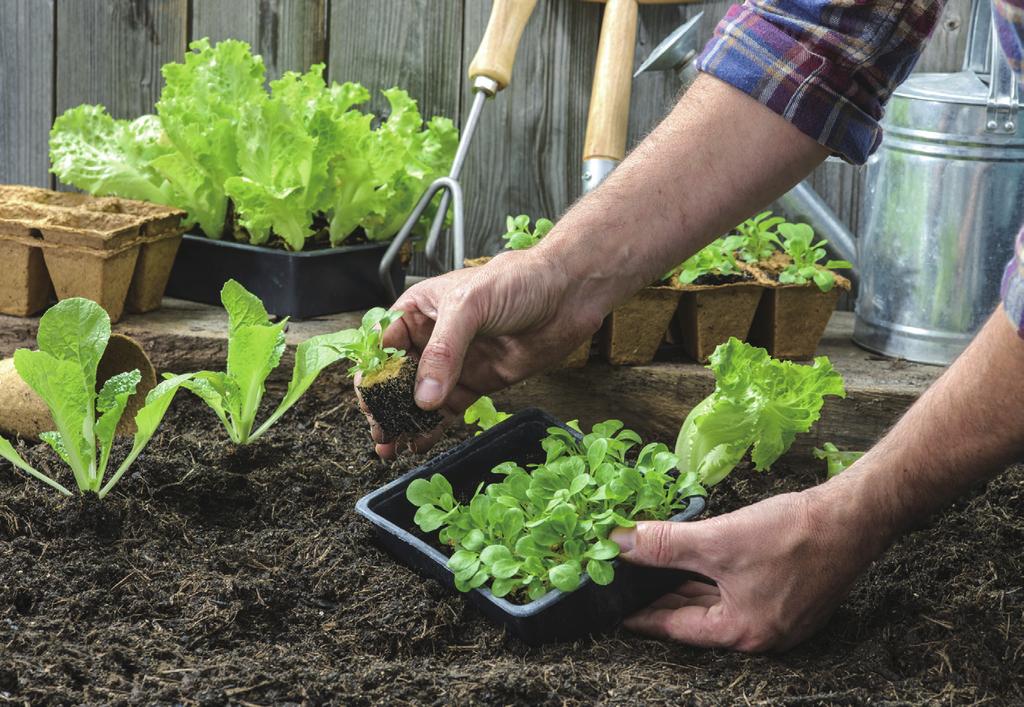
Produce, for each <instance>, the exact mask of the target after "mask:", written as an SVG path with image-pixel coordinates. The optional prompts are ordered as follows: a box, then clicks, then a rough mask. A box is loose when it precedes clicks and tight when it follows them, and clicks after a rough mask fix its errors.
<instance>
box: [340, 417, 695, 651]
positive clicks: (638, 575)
mask: <svg viewBox="0 0 1024 707" xmlns="http://www.w3.org/2000/svg"><path fill="white" fill-rule="evenodd" d="M552 427H555V428H559V429H561V430H564V431H565V433H566V434H568V435H571V436H573V437H574V438H576V439H582V436H583V435H582V434H580V433H579V432H577V431H576V430H574V429H572V428H570V427H568V426H566V425H564V424H563V423H561V422H559V421H557V420H555V419H554V418H553V417H551V416H550V415H548V414H546V413H544V412H542V411H540V410H537V409H530V410H524V411H522V412H520V413H518V414H516V415H514V416H513V417H512V418H511V419H508V420H505V421H504V422H501V423H500V424H498V425H497V426H495V427H492V428H491V429H489V430H487V431H485V432H483V433H482V434H480V435H479V436H476V437H471V438H470V439H468V440H467V441H465V442H463V443H462V444H461V445H459V446H457V447H455V448H454V449H451V450H449V451H448V452H446V453H444V454H441V455H439V456H437V457H435V458H434V459H432V460H431V461H429V462H428V463H427V464H424V465H423V466H420V467H418V468H416V469H413V470H412V471H410V472H409V473H408V474H406V475H405V476H402V477H401V478H398V479H396V480H395V481H393V482H391V483H389V484H387V485H386V486H384V487H382V488H380V489H378V490H376V491H374V492H373V493H370V494H368V495H366V496H364V497H363V498H362V499H360V501H359V503H358V504H357V506H356V508H357V510H358V511H359V513H361V514H362V515H363V516H365V517H366V518H367V519H369V521H370V522H371V523H373V526H374V529H375V531H376V535H377V538H378V539H379V541H380V542H381V544H382V545H383V546H384V547H386V548H387V549H388V550H389V551H390V552H391V553H393V554H394V555H395V556H396V557H397V558H399V559H400V560H401V561H402V562H404V563H405V564H407V565H409V566H410V567H413V568H414V569H416V570H417V571H419V572H421V573H422V574H424V575H426V576H428V577H432V578H433V579H436V580H438V581H440V582H441V583H442V584H444V585H446V586H448V587H452V588H454V587H455V586H456V584H457V583H458V582H459V580H458V579H457V577H458V576H459V574H458V573H457V572H455V571H453V570H452V569H450V568H449V562H450V561H451V559H452V558H451V556H450V554H449V552H446V549H445V548H444V547H442V546H441V545H440V544H439V543H438V541H437V537H436V533H426V532H424V531H422V530H421V529H420V528H418V527H417V523H416V519H417V517H418V516H417V508H416V507H415V506H413V505H412V504H411V503H410V502H409V500H407V495H408V494H410V493H415V491H416V489H417V488H418V487H417V486H413V484H417V485H419V486H421V487H422V486H423V485H424V484H430V485H431V486H433V487H443V489H442V490H441V493H442V494H445V493H447V494H451V495H452V497H453V498H454V499H456V500H458V501H459V502H461V503H463V504H468V503H469V502H470V499H471V498H472V496H473V494H474V492H475V491H476V490H477V489H478V488H479V487H480V486H481V485H482V484H489V483H495V482H499V481H501V480H502V478H503V477H502V475H500V474H498V473H495V472H494V471H491V470H492V469H493V468H495V467H497V466H499V465H501V464H508V463H509V462H512V463H514V464H515V465H518V466H520V467H526V466H528V465H533V464H540V463H542V462H544V459H545V452H544V450H543V449H542V447H541V441H542V440H543V439H545V438H546V437H547V436H548V430H549V429H550V428H552ZM437 479H440V480H437ZM410 487H411V489H412V490H410ZM427 493H429V491H428V492H427ZM680 500H681V503H682V505H684V506H685V508H684V509H683V510H682V511H680V512H679V513H676V514H675V515H673V516H672V517H671V520H673V521H677V522H682V521H687V520H693V519H694V518H696V517H697V516H699V515H700V513H701V512H702V511H703V510H704V507H705V502H704V498H703V497H702V496H699V495H692V496H688V497H686V498H684V499H680ZM420 515H422V513H421V514H420ZM513 515H514V514H513ZM432 536H433V537H432ZM496 547H497V546H496ZM448 550H449V551H450V548H448ZM507 553H508V551H507V550H506V554H507ZM492 554H493V553H492ZM510 557H511V556H510ZM485 559H486V558H485ZM478 564H479V562H478ZM609 565H610V567H611V568H612V572H613V573H614V580H612V581H611V583H610V584H604V585H602V584H598V583H597V582H595V581H594V580H593V579H592V578H591V577H590V576H583V577H582V578H578V577H577V580H576V581H577V582H578V588H577V589H575V590H572V591H568V592H565V591H561V590H560V589H558V588H553V589H551V590H549V591H547V592H546V593H545V594H543V596H540V597H539V598H537V599H534V600H530V599H529V598H528V597H526V596H525V595H524V596H521V597H519V598H518V600H517V598H516V597H515V596H508V595H504V596H496V595H495V593H493V592H492V591H491V590H490V589H488V588H486V587H479V588H474V589H472V590H471V591H470V593H469V594H468V595H467V596H468V598H469V601H471V602H472V603H473V604H474V605H475V606H477V607H478V608H479V609H480V610H481V611H482V612H483V613H484V614H485V615H486V616H487V617H488V618H490V619H491V620H492V621H494V622H495V623H498V624H500V625H504V626H506V627H508V629H509V630H510V631H511V632H512V633H513V634H514V635H516V636H518V637H519V638H521V639H522V640H524V641H525V642H527V643H530V644H540V643H548V642H551V641H559V640H574V639H578V638H582V637H585V636H587V635H590V634H599V633H602V632H605V631H607V630H609V629H611V628H614V627H615V626H617V625H618V624H619V623H620V622H621V621H622V619H623V618H624V617H626V616H628V615H629V614H630V613H632V612H633V611H636V610H637V609H640V608H642V607H643V606H646V605H647V604H649V603H650V602H651V601H653V600H654V599H656V598H658V597H660V596H662V595H663V594H665V593H667V592H668V591H669V590H671V589H673V588H674V587H676V586H678V585H679V584H681V583H682V582H683V581H684V579H685V575H684V573H681V572H677V571H672V570H660V569H650V568H643V567H637V566H633V565H626V564H625V563H623V562H621V561H614V562H611V563H609ZM576 572H577V573H578V572H579V570H578V569H577V570H576ZM499 573H500V571H499ZM570 574H571V571H570Z"/></svg>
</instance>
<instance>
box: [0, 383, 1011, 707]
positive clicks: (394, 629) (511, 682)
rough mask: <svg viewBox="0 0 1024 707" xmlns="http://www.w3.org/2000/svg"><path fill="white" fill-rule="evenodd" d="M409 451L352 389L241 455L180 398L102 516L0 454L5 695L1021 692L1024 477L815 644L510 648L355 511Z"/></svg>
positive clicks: (963, 519)
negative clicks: (390, 460) (733, 648)
mask: <svg viewBox="0 0 1024 707" xmlns="http://www.w3.org/2000/svg"><path fill="white" fill-rule="evenodd" d="M450 443H451V441H449V442H448V444H450ZM118 444H119V446H118V448H117V452H116V453H115V454H116V456H118V457H120V456H121V455H123V454H124V453H125V452H126V447H125V444H126V442H123V441H122V442H119V443H118ZM20 448H21V450H22V451H23V452H24V453H25V454H26V455H27V456H28V457H29V458H30V460H31V461H32V462H35V463H37V464H39V465H41V466H42V467H43V468H44V469H46V470H48V471H54V470H56V469H57V468H58V465H57V463H56V458H55V456H54V455H53V453H52V452H50V451H49V449H48V448H46V447H45V445H26V444H21V445H20ZM416 461H417V459H416V458H412V457H407V458H402V459H400V460H399V461H398V462H396V463H394V464H383V463H380V462H378V461H377V460H376V459H375V458H374V457H373V456H372V449H371V445H370V443H369V439H368V435H367V432H366V429H365V422H364V420H363V416H362V415H361V414H359V412H358V410H357V409H356V407H355V403H354V400H353V399H351V397H350V396H348V395H346V396H344V397H343V398H342V399H339V400H334V401H333V403H332V404H326V405H325V404H324V401H322V400H321V401H319V402H318V401H316V400H315V399H314V398H312V397H311V398H309V399H308V400H304V401H303V402H302V403H300V404H299V406H298V407H297V409H295V410H293V411H291V412H290V413H289V414H288V415H287V416H286V417H285V418H284V420H283V421H282V424H280V425H279V426H278V427H277V428H276V429H274V430H272V431H271V432H270V433H268V434H267V435H266V436H265V437H264V438H263V439H261V440H260V441H259V442H258V443H256V444H254V445H253V446H252V447H250V448H242V449H235V448H232V447H231V446H230V445H229V444H228V443H227V440H226V437H225V436H224V435H223V433H222V432H221V431H220V430H219V429H217V428H216V426H215V418H214V417H213V416H212V413H210V412H209V411H208V410H206V409H204V408H202V407H201V406H200V404H198V403H197V402H196V401H194V400H193V399H191V398H189V397H187V396H185V395H182V396H180V397H179V399H178V400H177V401H176V402H175V404H174V407H173V408H172V410H171V414H170V415H168V418H167V424H165V425H164V426H163V428H162V429H161V431H160V432H159V434H158V435H157V437H156V438H155V439H154V440H153V442H152V443H151V445H150V446H149V448H148V450H147V451H146V452H145V453H144V454H143V455H142V456H141V457H140V459H139V461H138V462H137V464H136V467H135V471H134V472H132V473H130V474H129V475H128V476H127V478H125V479H124V480H123V481H122V483H121V484H120V486H119V487H118V488H117V489H116V490H115V491H114V492H113V493H112V494H111V495H110V496H109V497H108V498H107V500H106V501H105V502H103V503H97V502H87V501H82V500H80V499H76V500H65V499H63V498H61V497H58V496H57V495H56V494H54V493H53V492H52V491H50V490H49V489H48V488H46V487H44V486H43V485H42V484H40V483H38V482H35V481H32V480H28V479H26V478H25V477H24V476H22V475H20V474H17V473H16V472H14V471H13V470H12V469H11V468H10V466H9V465H6V464H4V465H0V703H5V702H8V703H13V704H72V703H74V704H78V703H85V704H152V703H180V704H186V705H191V704H202V705H219V704H228V703H231V704H258V705H265V704H284V703H310V704H325V703H326V704H355V705H359V704H371V703H381V704H438V705H440V704H471V703H480V704H524V705H527V704H528V705H536V704H709V705H717V704H743V703H747V704H837V705H848V704H862V703H875V704H921V703H936V704H938V703H943V704H967V703H971V704H976V703H982V702H984V703H986V704H1011V703H1017V704H1020V703H1021V702H1022V701H1024V629H1022V621H1024V590H1022V588H1021V584H1022V575H1024V573H1022V563H1024V469H1015V470H1011V471H1010V472H1009V473H1007V474H1006V475H1004V476H1003V477H1001V478H1000V479H998V480H996V481H993V482H992V483H990V484H989V485H988V486H987V488H985V489H980V490H979V491H978V492H977V493H975V494H974V495H972V496H971V497H970V498H967V499H964V500H963V501H962V502H961V503H959V504H957V506H956V507H954V508H953V509H952V511H951V512H950V513H949V514H948V515H947V516H945V517H944V518H942V519H940V520H936V521H934V522H932V523H931V524H929V525H928V526H927V527H925V528H923V529H921V530H919V531H917V532H916V533H914V534H912V535H910V536H908V537H907V538H905V539H904V540H903V541H902V542H900V543H899V544H898V545H897V546H896V547H895V548H894V549H893V550H892V551H890V552H889V554H888V555H887V556H886V557H885V558H884V559H883V560H881V561H880V562H879V563H877V564H876V565H875V567H874V568H873V569H872V570H871V571H870V572H869V573H868V574H867V576H865V577H864V578H863V579H862V581H861V582H860V583H859V584H858V585H857V586H856V588H855V590H854V591H853V593H852V595H851V596H850V598H849V599H848V600H847V601H846V602H845V604H844V605H843V606H842V608H841V609H840V610H839V612H838V613H837V614H836V615H835V616H834V618H833V619H832V620H831V621H830V622H829V624H828V625H827V626H826V627H825V628H824V630H823V631H822V632H821V633H820V634H819V635H818V636H817V637H815V638H813V639H811V640H810V641H809V642H807V643H806V644H804V645H803V646H801V647H798V648H796V649H795V650H792V651H790V652H789V653H786V654H782V655H769V656H747V655H737V654H731V653H728V652H723V651H710V650H700V649H696V648H690V647H686V646H681V645H673V644H668V643H661V642H657V641H653V640H647V639H644V638H641V637H638V636H634V635H631V634H630V633H628V632H626V631H619V632H617V633H615V634H613V635H611V636H609V637H606V638H605V639H603V640H599V641H592V640H586V641H580V642H577V643H573V644H562V645H552V646H546V647H543V648H534V649H531V648H527V647H525V646H524V645H522V644H521V643H519V642H517V641H516V640H514V639H512V638H508V637H506V636H505V635H504V634H503V632H502V631H501V630H500V629H497V628H495V627H494V626H492V625H490V624H489V623H487V622H486V621H485V620H484V619H483V618H482V617H481V616H480V615H479V614H478V613H477V612H476V611H475V610H474V609H472V608H471V607H469V606H468V605H467V604H466V603H465V602H464V601H462V599H461V598H460V597H459V596H457V595H454V594H451V593H449V592H448V591H446V590H444V589H442V587H441V586H440V585H438V584H437V583H435V582H433V581H428V580H424V579H421V578H420V577H418V576H417V575H416V574H414V573H413V572H411V571H410V570H408V569H406V568H405V567H403V566H400V565H398V564H396V563H395V562H394V561H393V560H392V559H391V558H390V557H389V556H388V555H386V554H385V553H384V552H382V551H381V550H380V549H379V548H377V547H376V546H375V545H374V543H373V540H372V536H371V531H370V528H369V525H368V524H367V523H366V522H365V521H364V520H363V519H361V518H360V517H358V516H357V515H356V514H355V512H354V509H353V506H354V504H355V502H356V500H357V499H358V498H359V497H360V496H362V495H363V494H364V493H366V492H367V491H369V490H371V489H373V488H376V487H377V486H379V485H381V484H382V483H384V482H386V481H388V480H390V479H392V478H394V477H395V476H396V475H397V474H399V473H400V472H402V471H404V470H405V469H407V468H409V467H410V465H413V464H415V463H416ZM817 466H818V465H817V463H815V464H814V465H813V466H806V467H804V466H800V467H794V466H790V467H788V468H787V467H786V466H785V464H780V465H779V466H778V467H777V468H776V469H775V470H773V471H772V472H771V473H767V474H755V473H753V472H751V471H749V470H748V469H741V470H738V471H737V473H736V474H735V475H734V477H732V478H730V479H729V480H727V481H726V482H725V483H724V484H722V487H721V488H718V489H715V491H714V493H713V494H712V499H711V507H712V512H715V513H720V512H724V511H726V510H728V509H731V508H736V507H737V506H740V505H742V504H746V503H750V502H753V501H756V500H758V499H760V498H764V497H766V496H769V495H772V494H775V493H779V492H782V491H786V490H796V489H800V488H804V487H806V486H809V485H811V484H814V483H818V482H819V481H820V475H821V470H818V469H817ZM61 480H62V481H63V482H65V483H70V480H69V479H68V478H67V477H66V476H63V477H61Z"/></svg>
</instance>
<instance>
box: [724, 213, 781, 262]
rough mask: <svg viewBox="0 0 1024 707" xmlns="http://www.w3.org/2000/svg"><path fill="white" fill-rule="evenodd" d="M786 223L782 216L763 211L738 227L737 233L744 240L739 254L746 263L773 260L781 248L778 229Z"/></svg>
mask: <svg viewBox="0 0 1024 707" xmlns="http://www.w3.org/2000/svg"><path fill="white" fill-rule="evenodd" d="M785 222H786V219H784V218H782V217H781V216H772V212H771V211H763V212H761V213H759V214H758V215H757V216H754V217H752V218H749V219H747V220H746V221H744V222H743V223H741V224H740V225H738V226H737V227H736V233H737V234H738V235H739V236H740V238H742V241H741V243H740V247H739V252H740V257H741V258H742V259H743V260H744V262H747V263H759V262H764V261H765V260H768V259H769V258H771V257H772V255H774V254H775V252H776V251H777V250H778V248H779V237H778V235H777V233H776V229H777V227H778V226H779V225H780V224H783V223H785Z"/></svg>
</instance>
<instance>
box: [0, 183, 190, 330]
mask: <svg viewBox="0 0 1024 707" xmlns="http://www.w3.org/2000/svg"><path fill="white" fill-rule="evenodd" d="M184 216H185V212H184V211H181V210H179V209H175V208H172V207H169V206H160V205H157V204H149V203H146V202H142V201H132V200H130V199H120V198H117V197H93V196H89V195H88V194H76V193H67V192H56V191H51V190H49V189H39V188H36V187H24V186H11V185H0V265H2V266H3V268H4V271H5V274H6V277H5V278H4V279H3V280H2V281H0V312H2V313H4V314H12V315H15V316H22V317H24V316H30V315H32V314H35V313H36V312H38V311H40V310H41V309H43V308H44V307H46V305H47V304H48V303H49V302H50V297H51V293H53V292H55V293H56V296H57V299H67V298H69V297H86V298H88V299H91V300H93V301H94V302H97V303H99V304H100V305H101V306H102V307H103V308H104V309H105V310H106V311H107V313H108V314H109V315H110V319H111V321H115V322H116V321H117V320H118V319H120V318H121V315H122V313H123V312H124V311H125V310H126V309H127V310H128V311H130V312H148V311H151V310H153V309H157V308H158V307H159V306H160V301H161V299H162V298H163V293H164V289H165V288H166V286H167V279H168V277H169V276H170V271H171V266H172V264H173V262H174V256H175V254H176V253H177V250H178V246H179V244H180V243H181V236H182V233H183V232H184V229H183V228H182V226H181V222H182V219H183V218H184Z"/></svg>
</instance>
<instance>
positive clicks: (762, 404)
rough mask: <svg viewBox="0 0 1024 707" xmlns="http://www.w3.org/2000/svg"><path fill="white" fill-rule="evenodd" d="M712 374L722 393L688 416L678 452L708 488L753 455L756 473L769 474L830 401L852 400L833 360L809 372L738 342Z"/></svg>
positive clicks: (717, 356)
mask: <svg viewBox="0 0 1024 707" xmlns="http://www.w3.org/2000/svg"><path fill="white" fill-rule="evenodd" d="M709 368H710V369H711V370H712V371H714V373H715V392H713V393H712V394H711V395H709V396H708V397H707V398H705V399H704V400H703V401H701V402H700V403H699V404H698V405H697V406H696V407H695V408H693V410H691V411H690V414H689V415H687V417H686V420H685V421H684V422H683V426H682V428H681V429H680V430H679V437H678V439H677V440H676V450H675V451H676V456H678V457H679V469H680V471H682V472H691V471H692V472H695V473H696V474H697V478H698V480H699V481H700V482H701V483H702V484H704V485H708V486H711V485H714V484H717V483H718V482H719V481H721V480H722V479H724V478H725V477H726V476H728V474H729V473H730V472H731V471H732V470H733V468H735V467H736V465H737V464H739V462H740V461H741V460H742V459H743V456H744V455H745V454H746V453H747V451H748V450H749V451H750V453H751V460H752V461H753V462H754V468H755V469H757V470H758V471H765V470H767V469H768V468H769V467H771V465H772V464H773V463H775V461H776V460H777V459H778V458H779V457H780V456H782V455H783V454H784V453H785V452H786V450H787V449H789V447H790V445H791V444H792V443H793V440H794V439H795V438H796V435H797V434H798V433H801V432H807V431H808V430H809V429H810V428H811V425H813V424H814V423H815V422H816V421H817V420H818V418H819V417H820V414H821V408H822V405H823V404H824V399H825V396H827V395H835V396H838V397H840V398H842V397H845V396H846V391H845V389H844V387H843V379H842V377H841V376H840V375H839V374H838V373H837V372H836V371H835V369H834V368H833V367H832V364H831V363H830V362H829V360H828V358H827V357H825V356H819V357H818V358H816V359H815V360H814V363H813V364H812V365H809V366H807V365H799V364H795V363H793V362H791V361H778V360H776V359H773V358H772V357H771V356H769V355H768V352H767V351H765V350H764V349H760V348H755V347H753V346H750V345H749V344H745V343H743V342H741V341H739V340H738V339H736V338H731V339H729V341H728V342H727V343H725V344H722V345H721V346H719V347H718V348H717V349H716V350H715V352H714V353H713V354H712V355H711V364H710V366H709Z"/></svg>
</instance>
